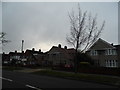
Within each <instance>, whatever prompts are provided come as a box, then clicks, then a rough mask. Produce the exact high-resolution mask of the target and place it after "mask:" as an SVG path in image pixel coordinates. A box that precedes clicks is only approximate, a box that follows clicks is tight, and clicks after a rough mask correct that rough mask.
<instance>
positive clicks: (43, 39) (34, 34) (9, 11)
mask: <svg viewBox="0 0 120 90" xmlns="http://www.w3.org/2000/svg"><path fill="white" fill-rule="evenodd" d="M77 5H78V3H73V2H66V3H65V2H56V3H54V2H44V3H43V2H3V3H2V30H3V32H6V33H7V35H6V38H7V39H9V40H11V42H10V43H8V44H6V45H5V46H4V47H3V51H5V52H10V51H15V50H17V51H20V50H21V41H22V40H25V42H24V50H26V49H32V48H33V47H34V48H35V49H36V50H38V49H41V50H42V51H44V52H45V51H48V50H49V49H50V48H51V47H52V46H57V45H58V44H61V45H62V47H64V46H65V45H67V46H68V47H69V48H72V46H69V45H68V44H67V42H66V34H69V32H70V23H69V17H68V12H70V11H71V10H72V9H73V10H75V11H76V10H77ZM80 7H81V10H82V11H85V10H87V11H88V13H89V12H91V13H92V15H93V16H95V15H96V13H97V15H98V18H97V21H98V24H99V25H100V24H102V22H103V20H105V21H106V25H105V29H104V31H103V32H102V35H101V38H102V39H104V40H106V41H108V42H109V43H114V44H118V3H117V2H84V3H80Z"/></svg>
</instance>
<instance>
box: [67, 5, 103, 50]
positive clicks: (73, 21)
mask: <svg viewBox="0 0 120 90" xmlns="http://www.w3.org/2000/svg"><path fill="white" fill-rule="evenodd" d="M69 19H70V25H71V27H70V29H71V32H70V35H69V36H67V37H66V40H67V42H68V43H69V44H71V45H73V46H74V48H75V49H76V51H78V49H79V51H80V52H84V51H86V50H87V49H88V48H89V47H90V46H91V45H92V44H93V43H94V42H95V41H96V40H97V39H98V38H99V36H100V34H101V31H102V30H103V28H104V25H105V21H103V23H102V25H101V27H99V28H98V25H97V15H96V16H95V17H92V16H91V13H90V14H89V15H88V14H87V11H85V12H84V13H83V14H82V12H81V9H80V5H78V15H75V13H74V11H72V12H71V13H70V14H69Z"/></svg>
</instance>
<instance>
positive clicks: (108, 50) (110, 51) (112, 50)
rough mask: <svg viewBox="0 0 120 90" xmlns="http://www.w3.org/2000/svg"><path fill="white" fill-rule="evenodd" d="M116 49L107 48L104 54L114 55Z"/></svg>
mask: <svg viewBox="0 0 120 90" xmlns="http://www.w3.org/2000/svg"><path fill="white" fill-rule="evenodd" d="M116 54H117V53H116V50H115V49H107V50H106V55H116Z"/></svg>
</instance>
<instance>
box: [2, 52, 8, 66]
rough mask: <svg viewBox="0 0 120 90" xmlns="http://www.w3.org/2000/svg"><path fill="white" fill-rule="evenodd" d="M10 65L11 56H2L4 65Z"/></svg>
mask: <svg viewBox="0 0 120 90" xmlns="http://www.w3.org/2000/svg"><path fill="white" fill-rule="evenodd" d="M9 64H10V56H9V54H5V53H4V52H3V54H2V65H9Z"/></svg>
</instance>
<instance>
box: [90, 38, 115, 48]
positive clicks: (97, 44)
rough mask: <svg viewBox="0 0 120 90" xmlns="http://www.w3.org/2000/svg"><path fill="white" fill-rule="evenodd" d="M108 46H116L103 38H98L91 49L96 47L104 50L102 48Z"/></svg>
mask: <svg viewBox="0 0 120 90" xmlns="http://www.w3.org/2000/svg"><path fill="white" fill-rule="evenodd" d="M107 48H115V47H114V46H112V45H111V44H109V43H108V42H106V41H104V40H102V39H100V38H99V39H98V40H97V41H96V42H95V43H94V44H93V45H92V46H91V48H90V49H95V50H102V49H107Z"/></svg>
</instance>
